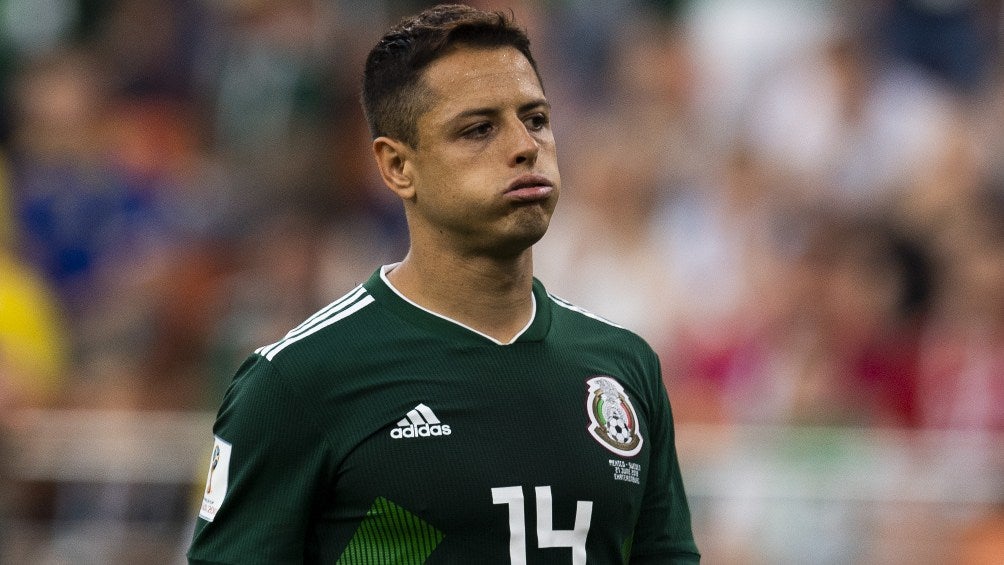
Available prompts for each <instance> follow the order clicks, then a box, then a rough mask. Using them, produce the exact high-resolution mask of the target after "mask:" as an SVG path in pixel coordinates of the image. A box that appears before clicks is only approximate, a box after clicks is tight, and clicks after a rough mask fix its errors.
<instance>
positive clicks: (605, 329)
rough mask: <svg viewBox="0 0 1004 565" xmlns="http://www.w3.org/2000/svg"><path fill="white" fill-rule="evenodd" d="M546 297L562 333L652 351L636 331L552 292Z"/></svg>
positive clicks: (554, 319)
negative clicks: (585, 336) (594, 337)
mask: <svg viewBox="0 0 1004 565" xmlns="http://www.w3.org/2000/svg"><path fill="white" fill-rule="evenodd" d="M546 295H547V299H548V301H549V302H550V304H551V306H552V308H551V311H552V317H553V323H555V324H557V327H558V329H560V330H561V331H562V332H571V333H573V334H575V335H579V334H586V335H592V336H596V337H597V338H599V339H602V340H604V341H611V340H612V341H613V342H614V343H616V344H617V345H619V346H621V347H629V348H632V349H634V348H637V349H639V350H642V351H646V350H647V351H651V347H650V346H649V344H648V342H646V341H645V339H644V338H642V337H641V336H640V335H638V334H637V333H635V332H634V331H632V330H630V329H628V328H626V327H624V326H622V325H620V324H618V323H616V322H614V321H611V320H609V319H607V318H604V317H603V316H600V315H599V314H596V313H594V312H591V311H590V310H588V309H587V308H583V307H581V306H578V305H576V304H574V303H572V302H569V301H568V300H565V299H564V298H561V297H559V296H556V295H554V294H552V293H550V292H547V293H546Z"/></svg>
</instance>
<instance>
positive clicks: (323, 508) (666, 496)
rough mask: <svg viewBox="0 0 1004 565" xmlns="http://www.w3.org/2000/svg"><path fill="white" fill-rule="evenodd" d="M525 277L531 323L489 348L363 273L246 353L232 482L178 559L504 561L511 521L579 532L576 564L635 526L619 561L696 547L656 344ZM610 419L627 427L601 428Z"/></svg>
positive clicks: (529, 559) (536, 554)
mask: <svg viewBox="0 0 1004 565" xmlns="http://www.w3.org/2000/svg"><path fill="white" fill-rule="evenodd" d="M533 292H534V300H535V302H536V312H535V316H534V319H533V321H532V323H531V324H530V325H529V326H528V327H527V329H526V330H525V331H524V332H523V333H522V335H520V336H519V337H518V338H517V339H516V340H515V341H514V342H513V343H511V344H508V345H503V344H499V343H497V342H495V341H494V340H491V339H490V338H488V337H486V336H484V335H481V334H479V333H477V332H474V331H473V330H471V329H469V328H466V327H464V326H462V325H459V324H457V323H455V322H453V321H450V320H447V319H444V318H442V317H439V316H437V315H436V314H433V313H431V312H428V311H425V310H423V309H421V308H419V307H417V306H415V305H414V304H411V303H410V302H408V301H407V300H405V299H404V298H402V297H401V296H399V295H398V294H397V293H396V292H395V291H394V290H393V289H392V288H391V287H390V286H389V285H388V283H387V282H386V281H385V280H384V279H383V278H382V277H381V275H380V272H379V271H378V272H377V273H374V276H373V277H371V278H370V279H369V280H368V281H367V282H366V283H364V284H363V285H361V286H360V287H359V288H357V289H355V290H353V291H352V292H350V293H349V294H347V295H346V296H345V297H343V299H340V300H339V301H336V302H334V303H332V305H331V306H330V307H328V308H326V309H324V310H322V311H320V312H319V313H318V314H317V315H316V316H314V317H312V318H311V319H309V320H308V321H307V322H305V323H304V324H302V325H301V326H300V327H298V328H296V329H294V330H293V331H291V332H290V333H289V334H287V336H285V337H284V338H283V339H281V340H279V341H278V342H276V343H275V344H272V345H269V346H265V347H262V348H260V349H259V350H257V352H256V353H255V354H254V355H252V356H251V357H250V358H249V359H248V360H247V361H246V362H245V364H244V366H243V367H241V368H240V369H239V370H238V372H237V375H236V376H235V378H234V380H233V382H232V384H231V385H230V387H229V389H228V391H227V393H226V395H225V397H224V400H223V403H222V406H221V408H220V411H219V415H218V417H217V421H216V423H215V425H214V428H213V433H214V434H215V435H216V436H218V437H219V438H220V439H221V440H222V441H225V442H227V443H228V444H229V445H231V446H232V455H231V457H230V460H229V473H228V483H227V490H226V493H225V496H224V498H223V502H222V504H221V505H220V506H219V509H218V512H217V513H216V514H215V516H214V517H213V520H212V521H211V522H210V521H207V520H205V519H202V518H200V519H199V520H198V523H197V526H196V531H195V537H194V540H193V543H192V547H191V550H190V553H189V556H190V558H191V559H192V560H193V561H194V560H206V561H216V562H221V563H241V564H243V563H335V562H338V560H339V559H342V560H344V562H347V563H349V562H351V563H374V564H381V565H383V564H388V563H413V562H415V561H414V558H415V556H416V555H421V562H424V563H428V564H430V565H434V564H437V563H473V562H477V563H479V565H480V564H490V563H503V564H504V563H510V562H511V561H510V553H511V551H513V550H512V549H511V541H513V540H514V539H518V538H520V536H522V539H523V540H524V542H523V545H524V546H525V549H523V550H522V551H523V552H524V553H525V555H522V554H521V555H520V557H521V559H525V562H526V563H572V555H573V554H574V553H575V551H577V549H575V548H574V546H575V544H577V543H580V542H581V543H582V544H583V548H581V549H582V550H583V551H584V552H585V554H586V555H587V556H588V563H622V562H625V559H624V555H623V554H622V551H623V549H624V548H625V544H627V543H628V541H629V538H631V536H632V535H633V542H632V543H631V544H630V545H628V547H630V551H631V552H632V554H631V562H632V563H643V562H646V560H647V562H658V563H693V562H696V560H697V552H696V548H695V546H694V542H693V536H692V534H691V529H690V514H689V509H688V507H687V501H686V498H685V496H684V491H683V484H682V480H681V478H680V472H679V466H678V463H677V460H676V452H675V448H674V439H673V424H672V415H671V413H670V406H669V402H668V399H667V397H666V392H665V388H664V387H663V385H662V381H661V378H660V366H659V360H658V358H657V357H656V355H655V354H654V353H653V351H652V350H651V348H649V346H648V345H647V344H646V343H645V342H644V341H643V340H642V339H641V338H639V337H638V336H636V335H635V334H633V333H631V332H629V331H627V330H624V329H623V328H620V327H617V326H615V325H613V324H611V323H609V322H606V321H603V320H601V319H598V318H597V317H595V316H592V315H589V314H588V313H584V312H583V311H581V310H579V309H577V308H575V307H574V306H571V305H569V304H567V303H566V302H564V301H561V300H560V299H557V298H555V297H552V296H550V295H548V293H547V292H546V290H545V289H544V287H543V286H542V285H541V284H540V283H539V282H535V283H534V290H533ZM601 385H602V386H601ZM617 387H620V389H619V390H620V391H622V392H619V390H618V388H617ZM597 395H603V397H602V398H603V402H598V400H599V398H598V396H597ZM598 406H602V407H603V408H602V409H603V410H607V411H608V412H606V413H596V412H597V410H600V408H597V407H598ZM611 410H612V411H611ZM616 410H621V412H617V411H616ZM631 412H633V413H631ZM608 417H609V418H608ZM607 419H609V420H610V422H608V423H610V424H611V425H612V424H614V423H615V422H620V423H622V424H623V426H622V427H621V428H620V429H617V430H615V429H613V428H610V429H606V428H604V429H596V426H597V425H598V424H597V423H596V422H599V421H601V420H603V421H606V420H607ZM209 460H210V459H209V454H208V453H207V454H206V464H207V470H208V465H209ZM216 480H217V479H215V478H214V482H215V481H216ZM500 489H501V490H500ZM500 492H504V493H506V494H505V496H504V497H503V498H502V499H501V500H497V499H496V496H497V495H498V493H500ZM214 493H216V491H215V490H214ZM541 493H546V497H545V496H542V497H541V499H540V500H538V495H541ZM374 501H376V502H374ZM381 501H386V502H381ZM389 501H393V503H391V502H389ZM541 516H544V517H545V518H544V519H546V518H547V517H549V518H551V520H552V522H551V527H550V531H548V530H547V528H543V527H541V528H538V526H539V524H538V521H539V519H540V517H541ZM580 518H582V519H585V518H588V521H587V522H585V523H584V524H580V523H579V522H580ZM391 526H394V527H395V528H397V529H394V528H391ZM541 526H542V525H541ZM580 526H581V527H582V528H587V530H583V531H582V532H579V534H576V533H575V530H576V528H577V527H580ZM513 529H516V530H517V531H515V532H513V531H511V530H513ZM539 529H542V530H543V531H542V532H540V535H538V530H539ZM381 532H383V534H381ZM433 532H435V534H433ZM586 532H587V535H586V536H585V537H584V538H582V536H581V534H584V533H586ZM384 534H385V535H384ZM420 534H421V535H420ZM381 535H384V537H383V539H380V536H381ZM423 536H424V537H423ZM577 536H578V537H577ZM580 538H581V539H580ZM418 539H422V540H424V541H422V542H418V541H416V540H418ZM433 542H435V543H433ZM392 547H398V548H399V549H400V550H401V553H400V559H399V560H396V561H395V560H394V559H393V558H391V557H389V556H388V554H386V553H382V552H384V551H390V548H392ZM517 547H519V546H518V545H517ZM364 549H367V550H369V549H372V550H373V551H374V552H376V553H374V554H373V556H372V557H368V556H367V554H366V553H365V552H364V551H363V550H364ZM419 549H420V550H421V551H417V550H419Z"/></svg>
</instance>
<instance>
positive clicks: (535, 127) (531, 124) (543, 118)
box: [525, 114, 549, 131]
mask: <svg viewBox="0 0 1004 565" xmlns="http://www.w3.org/2000/svg"><path fill="white" fill-rule="evenodd" d="M525 123H526V128H527V129H528V130H530V131H540V130H542V129H544V128H545V127H547V125H548V123H549V120H548V117H547V114H534V115H532V116H530V117H529V118H527V120H526V122H525Z"/></svg>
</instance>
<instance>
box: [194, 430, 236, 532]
mask: <svg viewBox="0 0 1004 565" xmlns="http://www.w3.org/2000/svg"><path fill="white" fill-rule="evenodd" d="M232 450H233V446H231V445H230V444H229V443H228V442H226V441H224V440H222V439H220V438H219V437H214V438H213V455H212V458H211V459H210V460H209V473H208V474H207V475H206V490H205V492H203V493H202V507H201V508H200V509H199V517H200V518H202V519H203V520H206V521H208V522H212V521H213V519H214V518H216V513H217V512H218V511H219V509H220V505H222V504H223V499H224V498H226V496H227V482H228V480H229V478H230V452H231V451H232Z"/></svg>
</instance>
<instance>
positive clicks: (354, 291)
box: [286, 285, 366, 337]
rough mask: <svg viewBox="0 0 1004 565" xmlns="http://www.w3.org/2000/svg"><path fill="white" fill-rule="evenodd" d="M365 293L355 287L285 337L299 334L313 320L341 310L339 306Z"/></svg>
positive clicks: (360, 288)
mask: <svg viewBox="0 0 1004 565" xmlns="http://www.w3.org/2000/svg"><path fill="white" fill-rule="evenodd" d="M365 291H366V289H364V288H363V287H362V285H360V286H357V287H356V288H354V289H352V290H351V291H349V292H348V294H346V295H345V296H343V297H341V298H339V299H338V300H335V301H334V302H332V303H331V304H328V305H327V306H325V307H324V308H321V309H320V310H319V311H317V312H316V313H315V314H314V315H313V316H311V317H309V318H307V319H306V320H304V321H303V323H301V324H300V325H298V326H296V327H295V328H293V329H292V330H290V331H289V333H287V334H286V337H292V336H294V335H296V334H297V333H299V332H300V331H303V329H304V328H306V327H307V326H309V325H311V324H313V323H314V320H317V319H318V318H323V317H325V316H327V315H328V313H329V312H332V311H338V310H339V309H340V308H341V306H343V305H344V304H347V303H349V302H352V301H354V300H355V299H357V298H359V295H360V294H362V293H363V292H365Z"/></svg>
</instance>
